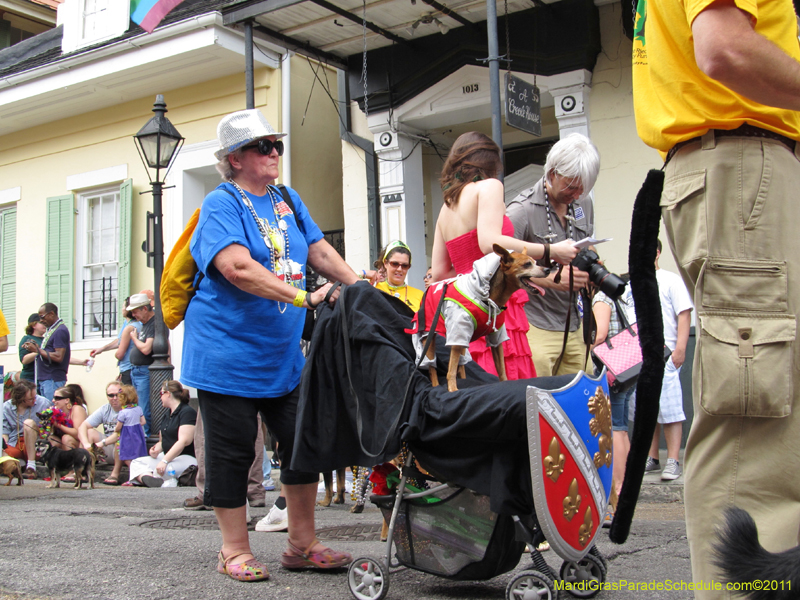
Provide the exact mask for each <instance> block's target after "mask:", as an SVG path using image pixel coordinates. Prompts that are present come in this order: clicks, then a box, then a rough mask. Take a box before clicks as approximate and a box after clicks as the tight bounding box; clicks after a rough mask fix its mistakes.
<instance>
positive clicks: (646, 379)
mask: <svg viewBox="0 0 800 600" xmlns="http://www.w3.org/2000/svg"><path fill="white" fill-rule="evenodd" d="M663 187H664V172H663V171H658V170H655V169H653V170H651V171H649V172H648V173H647V178H646V179H645V181H644V184H642V188H641V189H640V190H639V193H638V194H637V195H636V202H634V205H633V218H632V219H631V241H630V247H629V249H628V270H629V271H630V274H631V290H632V292H633V302H634V306H635V308H636V322H637V323H638V324H639V343H640V344H641V346H642V370H641V371H640V373H639V379H638V381H637V382H636V416H635V420H634V427H633V439H632V440H631V449H630V453H629V454H628V461H627V463H625V481H624V482H623V483H622V491H621V492H620V495H619V502H618V503H617V510H616V514H615V515H614V521H613V522H612V523H611V532H610V534H609V537H610V538H611V541H612V542H614V543H615V544H624V543H625V540H627V539H628V534H629V533H630V530H631V522H632V521H633V513H634V510H635V509H636V501H637V500H638V499H639V490H640V488H641V487H642V479H643V478H644V466H645V462H646V461H647V452H648V450H649V449H650V442H651V441H652V439H653V432H654V431H655V428H656V421H657V420H658V401H659V398H660V396H661V380H662V379H663V377H664V326H663V322H662V320H661V300H660V299H659V295H658V282H657V281H656V269H655V262H656V243H657V240H658V227H659V224H660V221H661V208H660V206H659V200H660V199H661V190H662V189H663Z"/></svg>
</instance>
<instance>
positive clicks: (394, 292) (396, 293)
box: [386, 280, 408, 304]
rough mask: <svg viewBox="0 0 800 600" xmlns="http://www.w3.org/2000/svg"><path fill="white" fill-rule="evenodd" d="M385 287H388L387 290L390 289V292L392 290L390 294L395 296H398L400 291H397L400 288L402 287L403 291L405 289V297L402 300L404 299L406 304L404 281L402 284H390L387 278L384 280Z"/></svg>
mask: <svg viewBox="0 0 800 600" xmlns="http://www.w3.org/2000/svg"><path fill="white" fill-rule="evenodd" d="M386 287H388V288H389V290H391V292H392V295H393V296H394V297H395V298H400V292H399V291H398V290H400V289H401V288H403V289H404V291H405V295H406V297H405V299H404V300H403V301H404V302H405V303H406V304H408V284H405V283H404V284H403V285H392V284H391V283H389V281H388V280H387V281H386Z"/></svg>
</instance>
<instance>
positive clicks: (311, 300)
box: [306, 283, 341, 309]
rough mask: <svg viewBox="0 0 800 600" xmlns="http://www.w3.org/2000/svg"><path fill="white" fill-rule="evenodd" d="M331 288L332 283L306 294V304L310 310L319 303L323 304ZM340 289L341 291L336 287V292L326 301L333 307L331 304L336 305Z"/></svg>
mask: <svg viewBox="0 0 800 600" xmlns="http://www.w3.org/2000/svg"><path fill="white" fill-rule="evenodd" d="M332 287H333V284H332V283H326V284H325V285H323V286H322V287H321V288H319V289H318V290H317V291H315V292H312V293H310V294H308V296H306V303H307V304H308V305H309V307H311V308H312V309H313V308H316V307H317V305H319V304H320V303H321V302H323V301H324V300H325V296H327V295H328V291H330V289H331V288H332ZM340 289H341V287H337V288H336V290H335V291H334V292H333V294H331V297H330V299H329V300H328V302H330V304H331V306H333V304H335V303H336V299H337V298H338V297H339V291H340Z"/></svg>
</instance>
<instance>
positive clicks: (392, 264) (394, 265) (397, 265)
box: [387, 260, 411, 269]
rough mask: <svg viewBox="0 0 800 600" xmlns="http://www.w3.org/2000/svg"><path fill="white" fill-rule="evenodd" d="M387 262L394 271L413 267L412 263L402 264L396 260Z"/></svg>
mask: <svg viewBox="0 0 800 600" xmlns="http://www.w3.org/2000/svg"><path fill="white" fill-rule="evenodd" d="M387 262H388V263H389V266H390V267H392V268H393V269H408V268H410V267H411V263H401V262H397V261H396V260H390V261H387Z"/></svg>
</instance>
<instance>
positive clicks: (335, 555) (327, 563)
mask: <svg viewBox="0 0 800 600" xmlns="http://www.w3.org/2000/svg"><path fill="white" fill-rule="evenodd" d="M287 543H288V544H289V549H288V550H287V551H286V552H284V553H283V554H282V555H281V566H282V567H283V568H284V569H305V568H306V567H315V568H317V569H339V568H341V567H346V566H347V565H349V564H350V563H351V562H353V557H352V556H351V555H350V554H349V553H347V552H336V551H335V550H331V549H330V548H323V549H322V550H321V551H320V552H310V550H311V548H313V547H314V546H315V545H316V544H318V543H319V540H318V539H316V538H315V539H314V541H312V542H311V543H310V544H309V546H308V548H307V549H306V551H305V552H303V551H301V550H300V549H299V548H298V547H297V546H295V545H294V544H293V543H292V542H291V541H289V540H287Z"/></svg>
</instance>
